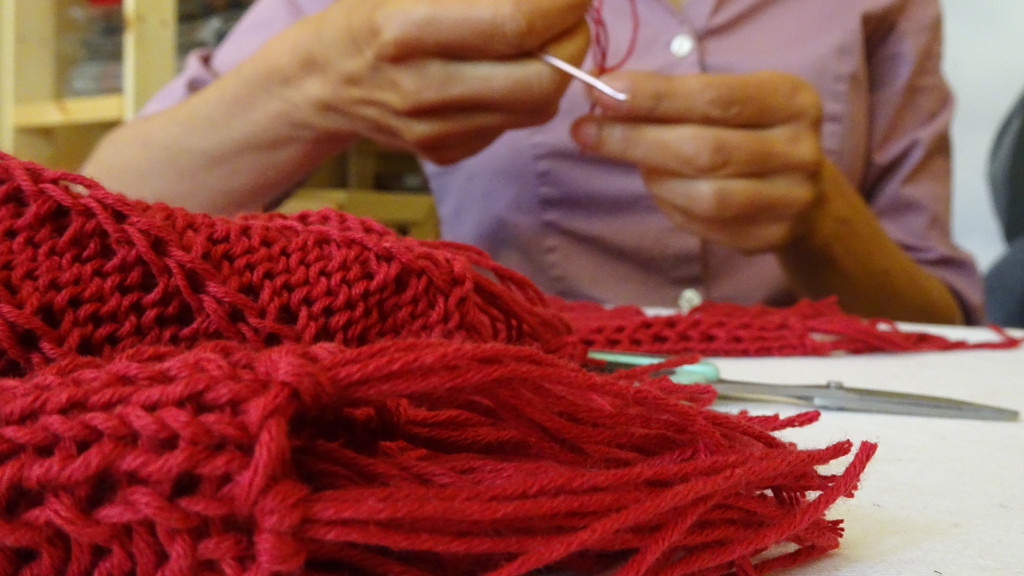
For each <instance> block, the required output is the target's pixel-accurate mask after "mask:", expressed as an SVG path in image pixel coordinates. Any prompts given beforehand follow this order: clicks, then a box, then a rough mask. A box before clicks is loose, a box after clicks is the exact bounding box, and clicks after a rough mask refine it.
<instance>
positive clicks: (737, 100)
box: [593, 71, 821, 127]
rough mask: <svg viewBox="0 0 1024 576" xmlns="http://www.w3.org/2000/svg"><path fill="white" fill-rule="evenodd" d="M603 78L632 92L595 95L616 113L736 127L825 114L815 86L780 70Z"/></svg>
mask: <svg viewBox="0 0 1024 576" xmlns="http://www.w3.org/2000/svg"><path fill="white" fill-rule="evenodd" d="M602 80H604V81H605V82H606V83H608V84H609V85H610V86H612V87H613V88H616V89H618V90H621V91H623V92H625V93H627V94H629V99H628V100H627V101H625V102H620V101H617V100H614V99H611V98H607V97H605V96H603V95H601V94H599V93H594V94H593V97H594V98H595V101H596V102H597V103H598V104H599V106H600V107H601V109H602V111H603V112H605V114H606V115H608V116H611V117H613V118H630V119H644V120H648V121H652V122H677V123H697V124H709V125H717V126H733V127H764V126H773V125H776V124H783V123H789V122H796V121H800V122H806V123H809V124H812V125H814V126H817V125H818V123H819V122H820V118H821V101H820V99H819V98H818V94H817V92H816V91H815V89H814V87H813V86H812V85H811V84H810V83H808V82H807V81H805V80H803V79H801V78H799V77H797V76H794V75H792V74H785V73H781V72H756V73H751V74H692V75H685V76H683V75H671V76H670V75H665V74H659V73H654V72H636V71H621V72H615V73H613V74H609V75H606V76H604V77H602Z"/></svg>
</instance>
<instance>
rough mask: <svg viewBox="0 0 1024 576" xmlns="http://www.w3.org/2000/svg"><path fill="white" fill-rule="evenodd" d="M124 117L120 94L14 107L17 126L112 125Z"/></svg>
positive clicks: (63, 99) (29, 103)
mask: <svg viewBox="0 0 1024 576" xmlns="http://www.w3.org/2000/svg"><path fill="white" fill-rule="evenodd" d="M123 116H124V98H123V97H122V96H121V95H120V94H104V95H100V96H82V97H76V98H60V99H57V100H43V101H39V102H27V103H24V104H18V105H16V106H15V109H14V126H15V128H17V129H32V128H56V127H59V126H81V125H84V124H113V123H117V122H120V121H121V120H122V119H123Z"/></svg>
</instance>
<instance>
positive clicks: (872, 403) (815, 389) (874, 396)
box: [712, 381, 1020, 421]
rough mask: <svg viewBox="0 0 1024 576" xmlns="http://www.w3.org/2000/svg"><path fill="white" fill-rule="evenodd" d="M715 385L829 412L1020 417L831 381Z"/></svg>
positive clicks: (726, 391)
mask: <svg viewBox="0 0 1024 576" xmlns="http://www.w3.org/2000/svg"><path fill="white" fill-rule="evenodd" d="M712 385H713V386H714V387H715V389H716V390H717V391H718V394H719V396H720V397H723V398H725V397H732V398H747V399H761V400H783V401H790V402H792V401H796V402H799V403H801V404H808V405H811V406H814V407H816V408H822V409H828V410H848V411H851V412H874V413H881V414H903V415H910V416H934V417H940V418H966V419H972V420H999V421H1015V420H1018V419H1019V418H1020V414H1019V413H1018V412H1017V411H1016V410H1010V409H1008V408H1000V407H998V406H989V405H986V404H975V403H973V402H965V401H963V400H954V399H952V398H941V397H938V396H925V395H921V394H907V393H902V392H890V391H887V390H871V389H866V388H846V387H844V386H843V385H842V383H840V382H836V381H830V382H829V383H828V384H825V385H805V386H801V385H776V384H761V383H754V382H731V381H719V382H713V383H712Z"/></svg>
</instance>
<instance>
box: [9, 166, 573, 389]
mask: <svg viewBox="0 0 1024 576" xmlns="http://www.w3.org/2000/svg"><path fill="white" fill-rule="evenodd" d="M67 183H71V184H72V185H77V186H78V187H80V189H82V190H88V192H89V193H88V195H81V194H78V193H76V192H74V191H72V190H71V189H69V188H70V186H68V185H67ZM398 336H401V337H427V338H448V339H459V340H473V341H483V342H494V341H498V342H508V343H520V344H525V343H530V344H535V345H540V346H543V347H545V349H547V350H549V351H560V352H564V353H576V354H578V353H580V351H581V350H582V349H580V348H578V342H577V340H576V339H575V337H574V336H573V335H572V330H571V327H570V326H569V324H568V323H567V321H566V320H565V319H564V318H563V317H562V316H561V315H559V314H558V313H557V312H555V311H554V310H551V309H550V308H549V307H548V306H547V304H546V302H545V297H544V296H543V295H542V294H541V293H540V291H538V290H537V288H536V287H534V286H533V285H532V284H531V283H530V282H529V281H527V280H526V279H525V278H524V277H522V276H520V275H518V274H516V273H514V272H512V271H510V270H507V269H504V268H501V267H499V266H497V265H495V264H494V263H493V262H492V261H491V260H490V259H489V258H488V257H487V256H486V255H484V254H483V253H482V252H480V251H479V250H477V249H475V248H472V247H470V246H465V245H461V244H453V243H446V242H432V243H425V242H417V241H415V240H411V239H408V238H403V237H400V236H397V235H396V234H394V233H393V232H391V231H390V230H388V229H387V228H385V227H383V226H381V225H379V224H377V223H375V222H373V221H370V220H367V219H359V218H351V217H347V216H346V215H344V214H342V213H339V212H337V211H332V210H323V211H319V212H307V213H303V214H300V215H297V216H294V217H285V216H282V215H279V214H276V215H275V214H260V215H251V216H244V217H239V218H235V219H226V218H213V217H209V216H204V215H200V214H192V213H188V212H186V211H184V210H181V209H175V208H170V207H168V206H165V205H154V206H150V205H147V204H144V203H141V202H136V201H131V200H128V199H126V198H124V197H123V196H120V195H116V194H112V193H110V192H108V191H106V190H104V189H103V188H102V187H101V186H99V185H98V184H97V183H95V182H93V181H91V180H89V179H87V178H84V177H82V176H78V175H75V174H68V173H60V172H54V171H48V170H46V169H44V168H42V167H40V166H38V165H35V164H31V163H27V162H19V161H17V160H15V159H13V158H11V157H9V156H2V155H0V375H16V374H24V373H26V372H29V371H31V370H33V369H34V368H37V367H39V366H42V365H45V364H46V363H48V362H51V361H53V360H56V359H59V358H63V357H66V356H68V355H70V354H84V355H99V356H104V355H107V354H111V353H115V352H118V351H121V350H127V349H130V348H133V347H135V346H138V345H146V344H178V345H182V346H189V345H194V344H196V343H198V342H201V341H204V340H210V339H231V340H237V341H240V342H246V343H249V344H254V345H271V344H277V343H280V342H304V343H312V342H318V341H325V340H329V341H333V342H339V343H342V344H347V345H350V346H358V345H361V344H366V343H368V342H374V341H377V340H380V339H387V338H395V337H398ZM574 347H575V350H573V348H574Z"/></svg>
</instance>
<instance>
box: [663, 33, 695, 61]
mask: <svg viewBox="0 0 1024 576" xmlns="http://www.w3.org/2000/svg"><path fill="white" fill-rule="evenodd" d="M696 47H697V41H696V40H694V39H693V36H690V35H689V34H679V35H678V36H676V37H675V38H673V39H672V43H671V44H669V45H668V49H669V52H672V55H673V56H675V57H676V58H686V57H687V56H689V55H690V53H691V52H693V49H694V48H696Z"/></svg>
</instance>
